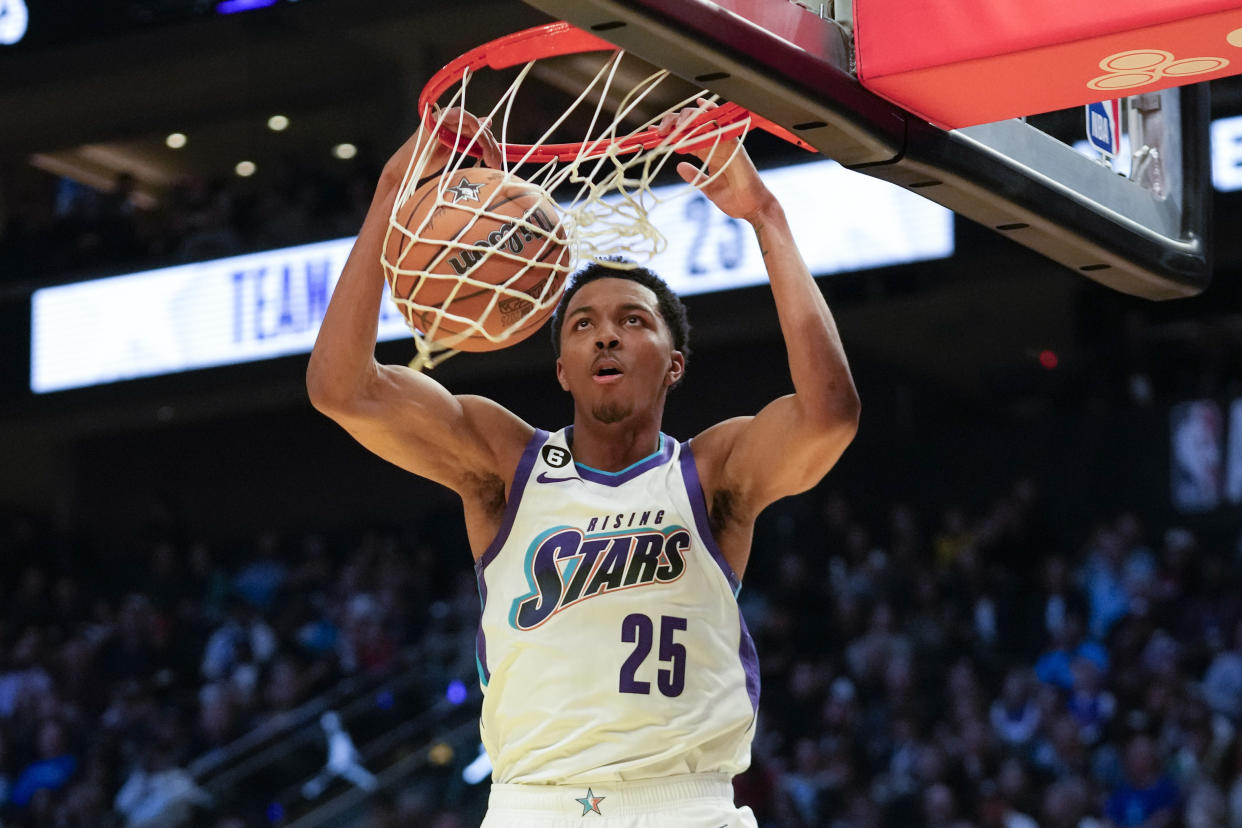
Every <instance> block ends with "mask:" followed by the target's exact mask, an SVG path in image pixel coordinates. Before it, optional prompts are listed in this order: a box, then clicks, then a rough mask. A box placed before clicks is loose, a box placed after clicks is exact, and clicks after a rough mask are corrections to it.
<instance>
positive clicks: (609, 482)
mask: <svg viewBox="0 0 1242 828" xmlns="http://www.w3.org/2000/svg"><path fill="white" fill-rule="evenodd" d="M573 442H574V427H573V426H568V427H567V428H566V429H565V444H566V445H571V446H572V445H573ZM672 457H673V438H671V437H669V436H668V435H667V434H661V435H660V447H659V448H657V449H656V450H655V451H654V452H652V453H651V454H648V455H647V456H646V457H644V458H643V459H642V460H639V461H638V462H637V463H634V464H633V465H630V466H626V467H625V468H624V469H622V470H621V471H616V472H607V471H601V470H600V469H593V468H591V467H590V466H586V465H583V464H582V463H579V462H578V461H577V460H575V461H574V468H575V469H577V471H578V476H579V477H581V478H582V479H583V480H589V481H591V482H592V483H599V484H601V485H603V486H620V485H621V484H622V483H626V482H629V481H630V480H633V479H634V478H635V477H638V476H639V475H640V474H642V473H643V472H645V471H649V470H651V469H654V468H656V467H657V466H662V465H664V464H665V463H667V462H668V461H669V460H671V459H672Z"/></svg>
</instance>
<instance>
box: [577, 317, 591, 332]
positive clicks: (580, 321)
mask: <svg viewBox="0 0 1242 828" xmlns="http://www.w3.org/2000/svg"><path fill="white" fill-rule="evenodd" d="M589 324H591V323H590V320H588V319H586V318H585V317H583V318H579V319H578V321H577V322H575V323H574V327H575V328H577V329H578V330H582V329H583V328H585V327H586V326H587V325H589Z"/></svg>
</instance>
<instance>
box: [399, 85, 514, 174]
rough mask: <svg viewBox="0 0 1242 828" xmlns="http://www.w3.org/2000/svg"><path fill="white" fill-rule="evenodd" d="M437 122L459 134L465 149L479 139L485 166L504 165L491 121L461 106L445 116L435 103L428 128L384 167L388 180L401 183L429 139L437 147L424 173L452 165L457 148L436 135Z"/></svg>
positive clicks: (415, 135) (403, 147)
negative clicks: (433, 133) (413, 160)
mask: <svg viewBox="0 0 1242 828" xmlns="http://www.w3.org/2000/svg"><path fill="white" fill-rule="evenodd" d="M437 123H439V124H441V126H442V128H443V129H446V130H450V131H452V132H456V133H458V134H459V135H460V136H461V141H460V146H461V147H462V148H464V147H466V146H467V145H468V144H469V143H470V141H471V139H472V138H473V139H475V143H476V144H477V145H478V147H479V150H480V152H481V155H482V158H483V164H484V166H488V167H492V168H500V167H501V166H502V165H503V159H502V157H501V153H500V145H499V144H498V143H497V142H496V137H495V136H494V135H492V131H491V129H490V128H489V127H490V123H489V121H488V119H487V118H479V117H477V116H476V115H474V114H473V113H471V112H469V111H467V110H465V109H462V108H461V107H453V108H452V109H447V110H445V111H444V112H443V113H441V111H440V109H439V107H437V106H435V105H434V104H433V105H432V110H431V112H430V113H429V115H428V116H427V123H426V124H425V126H427V127H428V129H426V130H422V129H420V130H418V131H417V132H415V133H414V134H413V135H411V136H410V137H409V139H408V140H407V141H406V142H405V143H404V144H402V145H401V147H400V149H398V150H397V151H396V152H395V153H393V155H392V157H391V158H389V159H388V163H387V164H385V165H384V175H385V177H388V178H393V177H395V178H396V179H397V180H398V181H400V179H401V177H402V176H404V175H405V171H406V168H407V167H408V166H409V163H410V158H411V157H413V155H414V154H415V153H416V152H419V151H421V149H422V142H423V141H425V140H427V139H431V140H434V141H435V144H434V145H433V146H432V147H431V154H430V155H429V156H428V159H427V163H426V165H425V166H424V168H423V169H424V173H423V174H424V175H428V174H430V173H433V172H435V171H436V170H439V169H441V168H442V167H443V166H444V165H445V164H446V163H448V161H449V159H450V158H452V155H453V149H452V147H450V146H448V145H446V144H445V143H444V142H443V141H440V140H439V139H438V138H436V137H435V136H433V135H432V133H431V128H433V127H434V126H435V125H436V124H437ZM476 136H477V138H476Z"/></svg>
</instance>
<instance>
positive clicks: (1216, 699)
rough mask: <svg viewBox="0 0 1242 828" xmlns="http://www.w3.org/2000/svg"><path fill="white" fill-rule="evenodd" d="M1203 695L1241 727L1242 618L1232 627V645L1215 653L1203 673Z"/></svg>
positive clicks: (1217, 710)
mask: <svg viewBox="0 0 1242 828" xmlns="http://www.w3.org/2000/svg"><path fill="white" fill-rule="evenodd" d="M1203 698H1204V699H1205V700H1206V701H1207V703H1208V705H1209V706H1210V707H1211V708H1212V710H1214V711H1216V712H1217V713H1219V714H1221V715H1222V716H1227V717H1228V718H1229V719H1230V721H1232V722H1233V723H1234V725H1235V726H1242V619H1239V621H1238V623H1237V625H1236V626H1235V627H1234V630H1233V647H1232V648H1230V649H1228V650H1222V651H1221V652H1219V653H1217V654H1216V656H1215V657H1214V658H1213V659H1212V663H1211V665H1210V666H1209V667H1208V669H1207V673H1206V674H1204V676H1203Z"/></svg>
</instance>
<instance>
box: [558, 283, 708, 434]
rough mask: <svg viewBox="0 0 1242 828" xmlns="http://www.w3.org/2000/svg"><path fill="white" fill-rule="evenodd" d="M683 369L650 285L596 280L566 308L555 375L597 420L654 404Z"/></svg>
mask: <svg viewBox="0 0 1242 828" xmlns="http://www.w3.org/2000/svg"><path fill="white" fill-rule="evenodd" d="M684 369H685V359H684V358H683V357H682V355H681V352H680V351H677V350H675V349H674V348H673V337H672V334H671V333H670V332H669V329H668V325H667V324H665V322H664V317H662V316H661V315H660V306H659V301H658V300H657V299H656V295H655V293H653V292H652V291H651V289H650V288H647V287H644V286H643V285H640V284H638V283H637V282H634V281H631V280H629V279H613V278H604V279H597V280H595V281H594V282H591V283H589V284H587V285H585V286H583V287H582V289H581V290H579V291H578V292H577V293H575V294H574V297H573V299H572V300H571V301H570V304H569V306H568V307H567V308H566V309H565V322H564V324H563V326H562V328H561V357H560V359H558V360H557V361H556V376H557V379H558V380H559V381H560V383H561V387H562V388H564V389H565V390H566V391H568V392H570V393H571V394H572V395H573V397H574V399H575V400H576V401H578V402H579V403H582V404H585V407H586V408H587V409H588V410H589V411H590V412H591V414H592V416H593V417H594V418H595V419H596V420H598V421H600V422H603V423H614V422H620V421H622V420H624V419H626V418H627V417H629V416H630V415H631V414H633V413H634V412H635V411H638V410H641V409H645V408H649V407H650V406H651V405H652V404H654V403H655V402H657V401H658V400H659V399H661V397H662V393H663V391H664V390H665V389H667V388H668V387H669V386H671V385H672V384H673V383H675V382H676V381H677V380H678V379H680V378H681V374H682V371H683V370H684Z"/></svg>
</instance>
